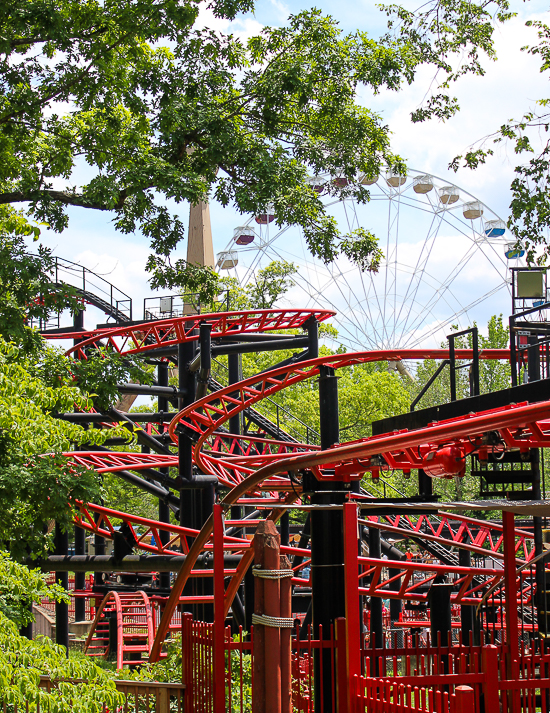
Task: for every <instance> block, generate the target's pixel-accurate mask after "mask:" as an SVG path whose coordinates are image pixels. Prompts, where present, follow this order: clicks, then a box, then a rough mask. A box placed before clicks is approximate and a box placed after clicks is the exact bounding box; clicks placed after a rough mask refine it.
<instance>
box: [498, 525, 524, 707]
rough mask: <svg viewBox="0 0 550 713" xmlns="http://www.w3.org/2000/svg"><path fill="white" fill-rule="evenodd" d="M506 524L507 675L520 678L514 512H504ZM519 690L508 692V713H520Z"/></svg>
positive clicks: (510, 678)
mask: <svg viewBox="0 0 550 713" xmlns="http://www.w3.org/2000/svg"><path fill="white" fill-rule="evenodd" d="M502 524H503V526H504V602H505V609H506V643H507V645H508V655H507V659H506V676H507V678H508V680H514V681H515V680H517V679H518V678H519V661H518V656H519V649H518V643H519V640H518V586H517V581H516V533H515V522H514V513H512V512H503V513H502ZM520 706H521V700H520V695H519V691H510V692H509V693H508V713H519V711H520Z"/></svg>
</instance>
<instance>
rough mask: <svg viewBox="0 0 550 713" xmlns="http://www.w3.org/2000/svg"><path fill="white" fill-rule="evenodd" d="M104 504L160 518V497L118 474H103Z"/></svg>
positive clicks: (151, 517)
mask: <svg viewBox="0 0 550 713" xmlns="http://www.w3.org/2000/svg"><path fill="white" fill-rule="evenodd" d="M123 450H124V451H125V452H127V451H129V450H132V449H130V448H128V447H127V446H124V449H123ZM103 504H104V505H105V507H108V508H113V509H114V510H119V511H121V512H131V513H132V514H133V515H138V516H139V517H147V518H149V519H151V520H158V516H159V501H158V498H155V497H154V496H152V495H149V493H146V492H144V491H143V490H142V489H141V488H138V487H137V486H136V485H132V484H131V483H127V482H126V481H125V480H122V479H121V478H120V476H118V475H116V474H111V473H106V474H105V475H104V476H103Z"/></svg>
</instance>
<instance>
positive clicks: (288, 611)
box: [280, 555, 292, 713]
mask: <svg viewBox="0 0 550 713" xmlns="http://www.w3.org/2000/svg"><path fill="white" fill-rule="evenodd" d="M280 568H281V569H283V570H285V571H290V570H291V566H290V560H289V559H288V557H287V556H286V555H281V567H280ZM280 591H281V617H284V618H285V619H290V618H291V616H292V582H291V578H290V577H283V578H282V579H281V580H280ZM280 632H281V633H280V636H281V713H292V659H291V649H290V645H291V634H292V629H290V628H283V629H281V630H280Z"/></svg>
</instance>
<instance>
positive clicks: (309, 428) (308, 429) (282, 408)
mask: <svg viewBox="0 0 550 713" xmlns="http://www.w3.org/2000/svg"><path fill="white" fill-rule="evenodd" d="M212 362H213V363H215V364H216V365H217V366H219V367H221V368H222V369H223V370H224V371H226V372H227V371H229V369H228V367H227V366H226V365H225V364H223V363H222V362H221V361H219V360H218V359H212ZM227 385H229V384H227ZM265 402H268V403H270V404H273V405H274V406H275V408H276V413H277V424H276V425H277V429H278V428H279V410H280V411H281V412H282V413H283V414H285V415H286V416H289V417H290V418H292V419H294V420H295V421H297V422H298V423H299V424H300V425H301V426H303V427H304V428H305V429H306V443H307V444H308V445H309V443H310V441H309V434H310V433H311V434H312V435H313V436H314V437H315V440H316V441H317V442H320V440H321V434H320V433H318V432H317V431H316V430H315V429H314V428H313V427H312V426H310V425H309V424H307V423H305V422H304V421H302V419H301V418H299V417H298V416H296V415H294V414H293V413H292V411H289V410H288V409H287V408H286V407H285V406H282V405H281V404H278V403H277V402H276V401H274V400H273V399H272V398H270V397H269V396H268V397H266V398H265V399H263V400H262V405H263V404H264V403H265ZM287 430H288V426H287Z"/></svg>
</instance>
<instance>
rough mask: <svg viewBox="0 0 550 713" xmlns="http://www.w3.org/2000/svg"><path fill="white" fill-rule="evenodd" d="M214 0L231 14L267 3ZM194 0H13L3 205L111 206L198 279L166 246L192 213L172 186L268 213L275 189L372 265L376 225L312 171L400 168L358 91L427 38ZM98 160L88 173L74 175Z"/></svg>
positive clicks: (1, 74) (294, 211)
mask: <svg viewBox="0 0 550 713" xmlns="http://www.w3.org/2000/svg"><path fill="white" fill-rule="evenodd" d="M210 8H211V9H212V10H213V11H214V13H215V14H216V15H217V16H218V17H222V18H234V17H235V15H236V14H237V13H239V12H248V11H250V10H252V9H253V3H252V2H251V0H212V2H211V4H210ZM198 10H199V7H198V4H197V3H195V2H192V1H191V0H179V1H176V0H151V1H148V2H143V1H142V0H133V1H132V2H130V3H126V4H123V5H120V3H114V2H99V1H98V0H90V2H86V3H84V4H83V3H81V2H77V1H76V0H59V2H57V3H49V2H46V1H45V0H28V1H27V2H26V3H24V4H23V6H21V4H20V3H18V2H16V0H6V2H4V3H3V5H2V8H1V10H0V28H1V31H0V36H1V38H2V39H1V42H0V52H1V57H2V59H1V61H0V81H1V82H2V86H3V88H4V89H3V97H2V101H1V103H0V166H1V169H0V204H1V205H7V204H17V203H28V205H29V214H30V215H31V216H32V217H33V218H35V219H36V220H38V221H42V222H47V223H48V224H49V226H50V227H51V228H52V229H53V230H56V231H62V230H64V229H65V228H66V227H67V224H68V214H67V207H68V206H76V207H79V208H82V209H85V210H101V211H109V212H110V213H112V214H113V218H114V222H115V225H116V227H117V229H118V230H119V231H120V232H122V233H126V234H132V233H133V232H135V231H136V230H140V231H141V232H142V233H143V234H144V235H145V236H146V237H147V238H149V240H150V244H151V248H152V254H151V258H150V260H149V263H148V269H149V271H150V272H151V274H152V280H153V283H154V284H155V285H156V286H163V287H167V286H169V285H175V284H178V285H180V286H183V287H185V288H186V289H188V290H189V291H191V292H192V291H196V290H195V289H194V287H197V285H198V286H199V287H200V283H201V280H202V278H201V277H200V275H199V277H197V275H198V272H199V270H198V268H197V266H187V265H186V264H185V263H184V262H183V261H180V262H176V263H174V264H173V263H172V262H171V261H170V254H171V252H172V251H173V249H174V248H175V247H176V245H177V244H178V242H179V241H180V240H181V239H182V237H183V236H184V227H183V224H182V222H181V220H180V219H179V218H178V217H177V216H176V215H172V214H171V213H170V211H169V209H168V208H167V207H166V205H165V202H166V199H170V200H173V201H174V202H175V203H181V202H182V201H188V202H190V203H197V202H198V201H200V200H203V199H206V198H207V197H208V196H214V197H215V198H216V199H217V200H219V201H220V202H221V203H222V204H223V205H227V204H228V203H229V202H233V203H234V204H235V205H236V206H237V208H238V210H239V211H241V212H244V213H255V214H259V213H263V212H266V210H267V209H268V206H269V205H272V206H273V210H274V213H275V216H276V221H277V224H279V225H282V224H298V225H300V226H302V228H303V230H304V235H305V239H306V242H307V244H308V246H309V248H310V250H311V251H312V252H313V254H315V255H316V256H318V257H320V258H321V259H323V260H325V261H330V260H333V259H334V258H335V257H336V256H337V255H338V254H339V253H343V254H345V255H347V256H348V257H349V258H350V259H352V260H354V261H356V262H357V263H358V264H359V265H360V266H361V267H362V268H363V269H376V268H377V265H378V263H379V260H380V256H381V253H380V251H379V249H378V247H377V243H376V240H375V238H374V237H373V236H372V234H371V233H370V232H369V231H368V230H365V229H360V230H356V231H352V232H350V233H348V234H340V233H339V230H338V227H337V224H336V222H335V221H334V220H333V219H332V218H330V217H329V216H327V215H326V213H325V210H324V207H323V204H322V202H321V201H320V199H319V197H318V196H317V194H316V193H315V191H314V190H313V188H312V187H311V185H310V184H309V182H308V180H307V179H308V175H311V174H319V173H325V174H329V175H330V176H331V177H332V178H337V177H342V176H343V177H346V178H348V179H350V180H351V183H350V184H349V185H348V186H347V187H342V186H339V185H336V184H335V183H333V182H332V181H329V183H328V190H329V192H330V193H332V194H334V195H341V196H347V195H351V194H355V195H356V197H357V199H358V200H360V201H365V200H367V199H368V190H367V189H366V188H365V187H364V186H362V185H361V184H360V183H358V182H357V178H358V176H359V175H361V174H368V175H369V176H373V175H376V174H378V173H379V172H380V170H381V169H383V168H385V167H386V166H391V167H392V168H393V169H395V170H397V171H400V172H402V171H403V170H404V165H403V163H402V161H401V160H400V159H399V157H397V156H395V155H394V154H392V152H391V150H390V148H389V129H388V127H387V126H385V125H384V124H383V122H382V121H381V118H380V117H379V116H378V115H377V114H376V113H375V112H373V111H371V110H369V109H368V108H365V107H362V106H359V105H358V104H356V103H355V97H356V93H357V90H358V88H359V87H360V86H366V87H368V88H369V89H370V90H371V91H373V92H375V93H376V92H378V91H380V90H381V89H382V88H385V87H386V88H388V89H390V90H392V91H395V90H398V89H399V88H400V87H401V85H402V84H403V83H404V82H410V81H412V79H413V78H414V74H415V71H416V69H417V67H418V65H419V64H421V63H423V62H425V61H426V58H425V56H424V54H423V52H422V50H423V47H421V48H420V50H419V49H418V48H416V47H414V46H413V44H412V43H411V42H410V41H409V40H408V39H407V40H406V41H403V40H401V38H393V37H391V36H388V37H386V38H384V40H383V41H382V42H377V41H375V40H374V39H372V38H370V37H369V36H368V35H367V34H366V33H362V32H357V33H354V34H350V35H344V34H343V33H342V32H341V31H340V30H339V28H338V25H337V23H336V21H335V20H334V19H333V18H331V17H328V16H324V15H322V14H321V13H320V12H319V11H318V10H311V11H306V12H301V13H299V14H297V15H293V16H291V17H290V18H289V19H288V23H287V26H285V27H280V28H269V27H265V28H263V30H262V31H261V32H260V34H258V35H257V36H254V37H251V38H249V39H248V40H241V39H239V38H238V37H236V36H234V35H224V34H222V33H219V32H216V31H214V30H210V29H199V28H198V27H197V26H196V24H195V23H196V20H197V16H198ZM458 49H462V47H460V48H458V47H456V48H453V51H457V50H458ZM434 60H435V61H436V65H437V66H439V64H440V60H439V58H437V56H436V53H435V52H432V53H431V54H430V57H429V61H434ZM84 162H86V164H88V166H89V167H90V168H89V169H88V172H89V175H90V178H89V179H88V180H87V182H86V183H85V184H84V185H83V186H76V185H75V179H74V175H73V174H74V169H75V167H77V166H78V165H80V164H82V163H84ZM63 184H65V188H62V187H61V186H63ZM187 268H190V269H189V271H188V269H187ZM207 279H208V280H210V279H211V275H210V276H208V277H207ZM211 287H213V285H211Z"/></svg>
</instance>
